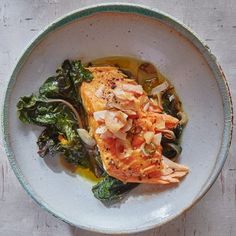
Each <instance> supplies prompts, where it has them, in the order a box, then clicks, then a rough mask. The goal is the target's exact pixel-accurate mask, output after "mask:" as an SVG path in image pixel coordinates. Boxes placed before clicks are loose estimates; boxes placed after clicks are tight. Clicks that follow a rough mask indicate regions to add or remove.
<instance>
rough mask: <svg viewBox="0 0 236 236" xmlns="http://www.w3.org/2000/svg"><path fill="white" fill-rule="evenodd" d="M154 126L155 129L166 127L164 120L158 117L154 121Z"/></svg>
mask: <svg viewBox="0 0 236 236" xmlns="http://www.w3.org/2000/svg"><path fill="white" fill-rule="evenodd" d="M155 128H156V129H157V130H163V129H165V128H166V123H165V120H164V119H163V118H160V119H159V122H157V123H156V126H155Z"/></svg>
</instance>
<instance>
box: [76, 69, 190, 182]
mask: <svg viewBox="0 0 236 236" xmlns="http://www.w3.org/2000/svg"><path fill="white" fill-rule="evenodd" d="M88 70H89V71H90V72H92V74H93V80H92V81H91V82H90V83H86V82H83V84H82V86H81V88H80V91H79V92H80V94H81V98H82V102H83V105H84V108H85V110H86V112H87V115H88V124H89V128H90V130H89V133H90V135H91V136H92V137H94V138H95V140H96V143H97V146H98V149H99V152H100V155H101V160H102V163H103V167H104V169H105V170H106V172H107V173H108V174H109V175H110V176H112V177H114V178H116V179H119V180H121V181H123V182H125V183H127V182H134V183H152V184H169V183H178V182H179V181H180V178H182V177H183V176H185V175H186V174H187V173H188V171H189V169H188V167H187V166H184V165H180V164H177V163H175V162H173V161H171V160H169V159H168V158H166V157H164V156H163V155H162V146H161V139H162V136H163V135H164V136H171V135H174V134H173V129H174V128H175V127H176V126H177V125H178V122H179V120H178V119H177V118H175V117H173V116H170V115H167V114H165V113H163V111H162V107H160V105H158V102H156V101H155V100H154V99H151V98H149V97H148V96H147V94H146V93H145V91H144V90H143V88H142V86H141V85H139V84H137V82H136V81H135V80H131V79H129V78H128V77H127V76H126V75H125V74H123V73H122V72H121V71H120V70H119V69H118V68H116V67H111V66H104V67H89V68H88Z"/></svg>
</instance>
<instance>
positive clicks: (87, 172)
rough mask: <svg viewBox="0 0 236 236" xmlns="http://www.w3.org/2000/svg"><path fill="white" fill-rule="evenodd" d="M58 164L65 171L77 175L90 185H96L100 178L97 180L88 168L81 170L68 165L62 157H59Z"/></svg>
mask: <svg viewBox="0 0 236 236" xmlns="http://www.w3.org/2000/svg"><path fill="white" fill-rule="evenodd" d="M60 164H61V165H62V166H63V168H64V169H66V170H67V171H69V172H71V173H73V174H78V175H79V176H81V177H83V178H85V179H86V180H88V181H90V182H92V183H98V182H99V181H100V180H101V179H102V178H97V177H96V176H95V175H94V174H93V172H92V171H90V169H89V168H83V167H80V166H77V165H74V164H71V163H68V162H67V161H66V160H65V158H64V157H63V156H60Z"/></svg>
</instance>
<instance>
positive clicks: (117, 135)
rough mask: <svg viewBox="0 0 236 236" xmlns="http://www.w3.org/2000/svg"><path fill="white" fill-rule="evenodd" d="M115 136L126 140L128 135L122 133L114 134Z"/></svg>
mask: <svg viewBox="0 0 236 236" xmlns="http://www.w3.org/2000/svg"><path fill="white" fill-rule="evenodd" d="M113 134H114V136H115V137H117V138H118V139H121V140H126V136H127V134H126V133H124V132H121V131H117V132H113Z"/></svg>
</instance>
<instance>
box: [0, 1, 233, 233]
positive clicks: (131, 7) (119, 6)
mask: <svg viewBox="0 0 236 236" xmlns="http://www.w3.org/2000/svg"><path fill="white" fill-rule="evenodd" d="M102 12H113V13H115V12H119V13H130V14H136V15H141V16H145V17H148V18H152V19H155V20H158V21H161V22H162V23H164V24H167V25H169V26H170V27H173V28H174V29H175V30H177V31H179V33H181V34H182V35H183V36H184V37H185V38H186V39H188V40H189V41H190V42H191V43H192V44H193V45H194V46H195V47H196V48H197V50H198V51H199V52H200V53H201V55H202V56H203V57H204V59H205V60H206V62H207V63H208V66H209V68H210V69H211V71H212V73H213V75H214V78H215V79H216V82H217V85H218V88H219V91H220V94H221V97H222V102H223V108H224V131H223V136H222V143H221V147H220V151H219V154H218V156H217V159H216V163H215V168H214V169H213V171H212V173H211V174H210V176H209V177H208V179H207V180H206V182H205V184H204V186H203V187H202V188H201V190H200V191H199V193H198V194H197V195H196V197H195V198H194V200H193V201H192V202H191V203H190V204H189V205H188V207H186V208H184V209H183V210H181V211H179V212H177V213H175V214H173V215H171V216H169V217H168V218H165V219H162V220H161V221H160V222H157V221H156V219H155V220H152V221H150V222H148V224H145V226H142V225H140V226H139V227H133V228H129V229H120V230H116V229H114V230H113V229H107V228H97V227H96V228H94V227H93V226H92V225H87V226H86V225H80V224H74V223H72V222H70V221H69V220H67V219H66V218H65V217H64V216H63V215H62V214H61V213H57V212H55V211H54V210H53V209H51V208H50V206H48V205H47V203H46V202H44V201H43V200H42V199H41V198H40V197H39V196H38V195H37V193H35V192H34V191H33V190H32V189H31V186H30V184H29V183H28V182H27V181H26V180H25V178H24V176H23V173H22V172H21V170H20V168H19V167H18V166H17V163H16V161H15V158H14V153H13V151H12V149H11V146H10V138H9V133H8V102H9V101H10V95H11V90H12V88H13V86H14V84H15V82H16V78H17V75H18V73H19V72H20V70H21V68H22V66H23V65H24V63H25V61H26V60H27V57H28V56H29V55H30V54H31V52H32V51H33V50H34V48H35V47H36V46H37V45H38V44H39V43H40V42H41V41H42V40H43V39H44V38H45V37H46V36H47V35H48V34H49V33H50V32H53V31H54V30H57V29H58V28H60V27H63V26H64V25H66V24H68V23H71V22H73V21H75V20H78V19H80V18H83V17H87V16H90V15H92V14H96V13H102ZM3 104H4V106H3V117H2V122H1V128H2V131H3V136H4V138H3V144H4V148H5V152H6V154H7V157H8V160H9V163H10V165H11V167H12V169H13V171H14V173H15V175H16V177H17V178H18V180H19V182H20V183H21V185H22V187H23V188H24V189H25V191H26V192H27V193H28V194H29V195H30V197H31V198H32V199H33V200H34V201H35V202H36V203H37V204H38V205H39V206H40V207H41V208H43V209H45V210H47V211H48V212H49V213H51V214H52V215H53V216H55V217H56V218H59V219H60V220H62V221H64V222H66V223H69V224H70V225H73V226H76V227H79V228H81V229H85V230H90V231H93V232H100V233H107V234H108V233H111V234H123V233H136V232H141V231H145V230H148V229H151V228H154V227H158V226H161V225H163V224H165V223H167V222H169V221H171V220H173V219H174V218H176V217H178V216H179V215H181V214H182V213H184V212H185V211H186V210H188V209H190V208H191V207H192V206H193V205H194V204H195V203H197V202H198V201H199V200H200V199H201V198H202V197H203V196H204V195H205V194H206V193H207V191H208V190H209V189H210V188H211V186H212V185H213V183H214V182H215V181H216V179H217V177H218V175H219V173H220V171H221V169H222V168H223V165H224V163H225V160H226V158H227V155H228V152H229V148H230V144H231V139H232V132H233V105H232V98H231V94H230V90H229V86H228V83H227V81H226V78H225V75H224V73H223V70H222V68H221V66H220V65H219V63H218V62H217V60H216V58H215V56H214V55H213V54H212V53H211V51H210V49H209V47H208V46H207V45H206V44H205V43H204V42H203V41H202V40H201V39H199V37H198V36H197V35H196V34H195V33H194V32H193V31H192V30H191V29H189V28H188V27H187V26H186V25H184V24H183V23H181V22H179V21H178V20H177V19H176V18H174V17H172V16H170V15H168V14H166V13H163V12H162V11H160V10H158V9H156V8H155V9H153V8H150V7H147V6H144V5H140V4H131V3H104V4H96V5H90V6H88V7H83V8H79V9H76V10H75V11H72V12H69V13H67V14H65V15H63V16H62V17H60V18H58V19H56V20H55V21H53V22H52V23H51V24H49V25H48V26H47V27H46V28H45V29H43V30H41V32H40V33H39V34H38V35H37V36H36V37H35V38H34V39H33V40H32V41H31V43H29V44H28V46H27V47H26V48H25V49H24V50H23V53H22V54H21V56H20V57H19V59H18V61H17V63H16V66H15V67H14V70H13V72H12V75H11V77H10V80H9V82H8V86H7V89H6V92H5V99H4V103H3Z"/></svg>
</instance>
